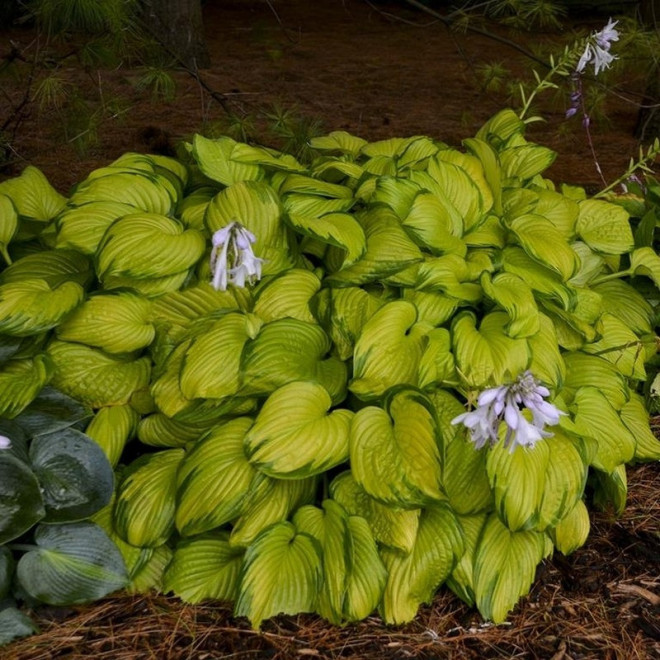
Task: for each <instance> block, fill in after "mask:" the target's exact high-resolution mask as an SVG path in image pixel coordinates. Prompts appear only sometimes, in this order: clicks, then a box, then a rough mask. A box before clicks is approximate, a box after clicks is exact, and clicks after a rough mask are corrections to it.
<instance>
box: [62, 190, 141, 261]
mask: <svg viewBox="0 0 660 660" xmlns="http://www.w3.org/2000/svg"><path fill="white" fill-rule="evenodd" d="M130 213H135V207H134V206H131V205H130V204H123V203H121V202H88V203H86V204H82V205H81V206H74V207H67V208H65V209H64V210H63V211H62V213H60V214H59V215H58V216H57V218H56V219H55V226H56V228H57V236H56V238H55V246H56V247H58V248H72V249H74V250H78V251H79V252H82V253H83V254H88V255H90V256H91V255H93V254H94V253H95V252H96V250H97V248H98V246H99V243H100V242H101V239H102V238H103V234H105V232H106V229H107V228H108V227H109V226H110V225H111V224H112V223H113V222H114V221H115V220H117V219H118V218H121V217H123V216H125V215H129V214H130Z"/></svg>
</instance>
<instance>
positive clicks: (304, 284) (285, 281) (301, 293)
mask: <svg viewBox="0 0 660 660" xmlns="http://www.w3.org/2000/svg"><path fill="white" fill-rule="evenodd" d="M320 288H321V281H320V280H319V278H318V277H317V276H316V275H315V274H314V273H313V272H311V271H309V270H303V269H300V268H294V269H292V270H288V271H286V272H284V273H282V274H281V275H278V276H277V277H275V278H273V279H272V280H270V281H268V282H266V283H265V284H264V285H263V286H260V287H259V290H258V292H257V293H256V295H255V303H254V309H253V312H254V313H255V314H256V315H257V316H258V317H259V318H261V319H263V321H264V322H266V323H268V322H269V321H275V320H277V319H283V318H287V317H288V318H294V319H298V320H299V321H304V322H305V323H316V319H315V318H314V315H313V314H312V312H311V311H310V308H309V303H310V300H311V298H312V297H313V296H314V295H315V294H316V293H317V292H318V291H319V289H320Z"/></svg>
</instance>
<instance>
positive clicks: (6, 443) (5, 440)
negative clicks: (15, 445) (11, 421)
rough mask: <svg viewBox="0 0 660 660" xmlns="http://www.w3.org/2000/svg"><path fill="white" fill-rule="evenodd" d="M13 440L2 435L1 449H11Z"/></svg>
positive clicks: (0, 438) (0, 436) (0, 439)
mask: <svg viewBox="0 0 660 660" xmlns="http://www.w3.org/2000/svg"><path fill="white" fill-rule="evenodd" d="M10 447H11V440H10V439H9V438H8V437H7V436H6V435H0V449H9V448H10Z"/></svg>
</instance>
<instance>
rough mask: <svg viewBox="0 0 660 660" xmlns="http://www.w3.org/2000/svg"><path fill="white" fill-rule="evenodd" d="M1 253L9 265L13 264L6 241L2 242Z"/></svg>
mask: <svg viewBox="0 0 660 660" xmlns="http://www.w3.org/2000/svg"><path fill="white" fill-rule="evenodd" d="M0 254H1V255H2V258H3V259H4V260H5V262H6V263H7V265H8V266H11V257H10V256H9V252H7V246H6V245H5V244H4V243H0Z"/></svg>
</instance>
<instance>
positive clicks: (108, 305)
mask: <svg viewBox="0 0 660 660" xmlns="http://www.w3.org/2000/svg"><path fill="white" fill-rule="evenodd" d="M155 335H156V329H155V327H154V324H153V322H152V320H151V303H150V302H149V300H147V299H146V298H144V297H142V296H140V295H138V294H136V293H132V292H130V291H121V292H109V293H101V294H99V295H96V296H92V297H90V298H88V299H87V300H86V301H85V302H84V303H83V304H82V305H80V306H79V307H78V308H77V309H76V310H75V311H74V313H73V314H71V315H70V316H69V317H68V318H67V319H66V320H65V321H64V322H63V323H61V324H60V325H59V326H58V328H57V336H58V337H59V338H60V339H62V340H64V341H70V342H79V343H81V344H87V345H88V346H96V347H97V348H101V349H103V350H104V351H107V352H108V353H130V352H131V351H137V350H140V349H141V348H145V347H147V346H149V344H151V342H152V341H153V340H154V337H155Z"/></svg>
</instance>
